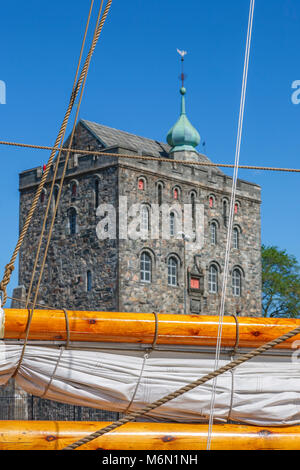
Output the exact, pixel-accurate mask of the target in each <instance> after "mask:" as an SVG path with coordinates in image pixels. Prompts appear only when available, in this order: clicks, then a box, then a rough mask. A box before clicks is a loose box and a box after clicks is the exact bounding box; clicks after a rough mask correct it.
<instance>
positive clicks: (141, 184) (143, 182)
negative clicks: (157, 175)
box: [138, 178, 145, 191]
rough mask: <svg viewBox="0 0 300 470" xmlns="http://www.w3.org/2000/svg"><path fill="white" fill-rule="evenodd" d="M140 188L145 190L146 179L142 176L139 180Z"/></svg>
mask: <svg viewBox="0 0 300 470" xmlns="http://www.w3.org/2000/svg"><path fill="white" fill-rule="evenodd" d="M138 189H139V191H144V190H145V180H144V179H143V178H140V179H139V181H138Z"/></svg>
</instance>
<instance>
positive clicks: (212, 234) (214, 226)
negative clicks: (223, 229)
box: [210, 222, 217, 245]
mask: <svg viewBox="0 0 300 470" xmlns="http://www.w3.org/2000/svg"><path fill="white" fill-rule="evenodd" d="M210 243H211V245H216V244H217V224H216V222H212V223H211V224H210Z"/></svg>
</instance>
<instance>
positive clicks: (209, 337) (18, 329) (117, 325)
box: [0, 309, 300, 349]
mask: <svg viewBox="0 0 300 470" xmlns="http://www.w3.org/2000/svg"><path fill="white" fill-rule="evenodd" d="M68 318H69V326H70V339H71V341H89V342H116V343H143V344H147V343H152V342H153V338H154V333H155V316H154V315H153V314H151V313H150V314H148V313H119V312H85V311H70V310H69V311H68ZM27 320H28V311H27V310H23V309H22V310H17V309H5V324H4V329H3V330H4V334H3V335H2V337H4V338H5V339H23V338H24V336H25V331H26V325H27ZM158 322H159V327H158V341H157V344H161V345H190V346H215V345H216V338H217V332H218V322H219V319H218V317H213V316H201V315H200V316H199V315H172V314H160V315H158ZM299 325H300V320H295V319H279V318H272V319H270V318H268V319H266V318H250V317H240V318H239V346H240V347H242V348H256V347H259V346H261V345H262V344H264V343H267V342H268V341H271V340H273V339H275V338H277V337H279V336H281V335H283V334H286V333H287V332H289V331H291V330H293V329H295V328H296V327H297V326H299ZM0 330H1V328H0ZM66 337H67V335H66V321H65V315H64V312H63V311H61V310H36V311H35V313H34V315H33V320H32V323H31V327H30V334H29V339H31V340H47V341H53V340H66ZM297 340H298V341H299V340H300V335H299V336H296V337H294V338H292V339H291V340H289V341H286V342H285V343H282V344H281V345H280V346H278V348H280V349H290V348H291V347H292V344H293V342H294V341H297ZM235 342H236V322H235V320H234V318H233V317H229V316H228V317H225V318H224V326H223V340H222V346H224V347H233V346H234V345H235Z"/></svg>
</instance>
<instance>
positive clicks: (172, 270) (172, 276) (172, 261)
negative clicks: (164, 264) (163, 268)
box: [168, 256, 178, 286]
mask: <svg viewBox="0 0 300 470" xmlns="http://www.w3.org/2000/svg"><path fill="white" fill-rule="evenodd" d="M168 284H169V286H177V285H178V262H177V259H176V258H174V256H171V257H170V258H169V261H168Z"/></svg>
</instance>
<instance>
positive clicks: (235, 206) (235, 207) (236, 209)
mask: <svg viewBox="0 0 300 470" xmlns="http://www.w3.org/2000/svg"><path fill="white" fill-rule="evenodd" d="M234 213H235V214H238V213H239V205H238V204H237V203H236V204H235V205H234Z"/></svg>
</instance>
